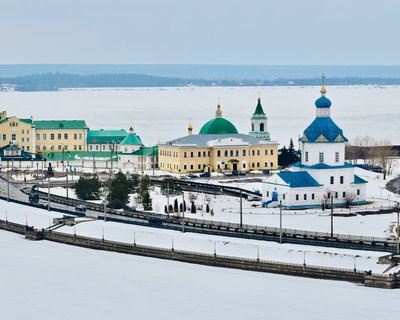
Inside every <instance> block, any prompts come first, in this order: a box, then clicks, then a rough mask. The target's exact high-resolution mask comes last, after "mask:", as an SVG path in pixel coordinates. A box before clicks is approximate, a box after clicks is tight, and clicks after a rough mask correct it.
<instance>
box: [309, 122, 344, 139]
mask: <svg viewBox="0 0 400 320" xmlns="http://www.w3.org/2000/svg"><path fill="white" fill-rule="evenodd" d="M301 140H302V141H303V142H347V141H348V140H347V139H346V137H345V136H344V135H343V130H342V129H340V128H339V127H338V126H337V125H336V123H335V122H334V121H333V120H332V119H331V118H330V117H326V118H321V117H317V118H315V119H314V121H313V122H312V123H311V124H310V125H309V126H308V127H307V129H306V130H304V135H303V138H301Z"/></svg>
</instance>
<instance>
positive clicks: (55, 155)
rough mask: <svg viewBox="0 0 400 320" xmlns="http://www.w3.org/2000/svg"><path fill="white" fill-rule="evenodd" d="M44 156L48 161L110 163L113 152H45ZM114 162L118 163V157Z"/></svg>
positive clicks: (114, 156)
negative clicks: (100, 161) (97, 161)
mask: <svg viewBox="0 0 400 320" xmlns="http://www.w3.org/2000/svg"><path fill="white" fill-rule="evenodd" d="M42 156H43V157H44V158H46V160H47V161H62V160H64V161H81V160H86V161H91V160H93V157H94V160H103V161H104V160H105V161H110V158H111V152H102V151H77V152H75V151H65V152H64V154H63V152H60V151H59V152H43V154H42ZM112 160H113V161H117V160H118V158H117V155H116V154H115V153H114V154H113V159H112Z"/></svg>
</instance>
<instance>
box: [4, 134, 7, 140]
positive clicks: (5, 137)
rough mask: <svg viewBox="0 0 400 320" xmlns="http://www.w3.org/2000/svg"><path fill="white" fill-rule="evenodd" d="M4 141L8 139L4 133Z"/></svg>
mask: <svg viewBox="0 0 400 320" xmlns="http://www.w3.org/2000/svg"><path fill="white" fill-rule="evenodd" d="M3 141H7V135H6V134H4V133H3Z"/></svg>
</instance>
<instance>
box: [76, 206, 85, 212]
mask: <svg viewBox="0 0 400 320" xmlns="http://www.w3.org/2000/svg"><path fill="white" fill-rule="evenodd" d="M75 211H79V212H86V207H85V206H84V205H83V204H78V205H77V206H76V207H75Z"/></svg>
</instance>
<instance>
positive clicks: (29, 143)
mask: <svg viewBox="0 0 400 320" xmlns="http://www.w3.org/2000/svg"><path fill="white" fill-rule="evenodd" d="M87 132H88V127H87V125H86V122H85V121H84V120H38V121H34V120H33V119H32V118H30V119H20V118H17V117H15V116H11V117H7V112H5V111H3V112H2V113H0V147H4V146H8V145H10V144H11V145H14V146H16V147H18V148H20V149H22V150H23V151H26V152H30V153H40V154H42V155H46V153H55V152H63V151H86V149H87V148H86V146H87V143H86V139H87Z"/></svg>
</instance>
